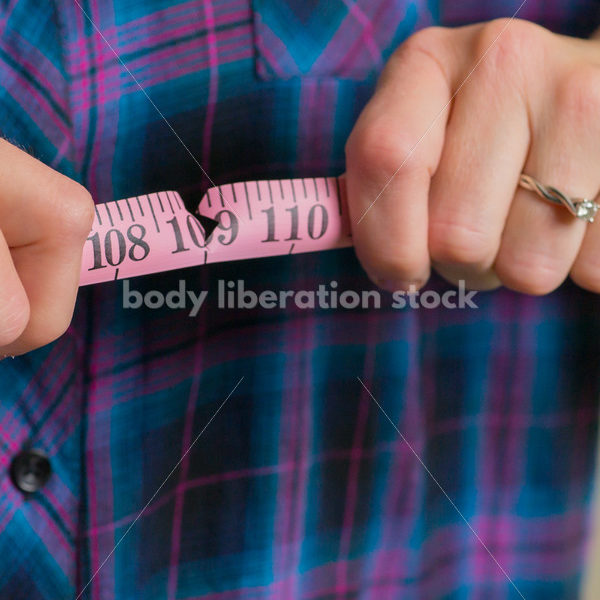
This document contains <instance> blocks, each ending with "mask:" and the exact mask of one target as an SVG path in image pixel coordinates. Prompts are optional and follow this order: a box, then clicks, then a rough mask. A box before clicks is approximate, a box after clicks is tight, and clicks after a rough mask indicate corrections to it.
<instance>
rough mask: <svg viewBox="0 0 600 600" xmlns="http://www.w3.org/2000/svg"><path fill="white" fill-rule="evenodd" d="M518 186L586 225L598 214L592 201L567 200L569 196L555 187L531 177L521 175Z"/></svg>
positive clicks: (596, 207)
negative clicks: (556, 205)
mask: <svg viewBox="0 0 600 600" xmlns="http://www.w3.org/2000/svg"><path fill="white" fill-rule="evenodd" d="M519 185H520V186H521V187H523V188H525V189H527V190H532V191H533V192H535V193H536V194H538V196H541V197H542V198H545V199H546V200H548V201H550V202H552V203H553V204H559V205H561V206H564V207H565V208H566V209H567V210H568V211H569V212H570V213H571V214H572V215H573V216H574V217H577V218H578V219H581V220H582V221H586V222H587V223H593V222H594V217H595V216H596V213H597V212H598V208H599V206H598V204H597V203H596V202H594V201H593V200H589V199H588V198H569V196H567V195H566V194H563V193H562V192H561V191H559V190H557V189H556V188H555V187H551V186H549V185H543V184H542V183H540V182H539V181H538V180H537V179H534V178H533V177H531V175H525V173H521V177H520V179H519Z"/></svg>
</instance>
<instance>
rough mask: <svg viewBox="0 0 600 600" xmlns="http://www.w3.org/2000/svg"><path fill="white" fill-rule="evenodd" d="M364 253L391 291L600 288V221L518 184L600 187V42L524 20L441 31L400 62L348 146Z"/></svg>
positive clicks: (573, 191)
mask: <svg viewBox="0 0 600 600" xmlns="http://www.w3.org/2000/svg"><path fill="white" fill-rule="evenodd" d="M346 157H347V172H346V178H347V189H348V202H349V207H350V216H351V221H352V228H353V239H354V245H355V248H356V251H357V254H358V257H359V259H360V260H361V262H362V264H363V266H364V267H365V269H366V271H367V272H368V274H369V275H370V276H371V278H372V279H373V280H374V281H375V282H376V283H378V284H379V285H381V286H382V287H385V288H388V289H407V288H408V286H409V285H410V284H415V285H416V286H417V287H419V286H421V285H422V284H424V283H425V282H426V280H427V279H428V277H429V273H430V268H431V266H433V267H434V268H435V269H436V270H437V271H438V272H439V273H440V274H442V275H443V276H444V277H446V278H447V279H449V280H451V281H453V282H456V281H457V280H459V279H464V280H465V281H466V285H467V287H470V288H473V289H488V288H493V287H495V286H498V285H500V284H504V285H506V286H507V287H510V288H512V289H515V290H518V291H522V292H526V293H530V294H545V293H548V292H550V291H552V290H553V289H555V288H556V287H557V286H559V285H560V284H561V283H562V282H563V281H564V280H565V278H566V277H567V276H569V275H570V276H571V277H572V279H573V280H574V281H575V282H576V283H577V284H579V285H580V286H582V287H584V288H587V289H590V290H593V291H595V292H600V214H599V215H598V218H597V219H596V221H595V222H594V223H592V224H588V223H585V222H583V221H582V220H580V219H577V218H575V217H573V216H571V215H570V214H569V213H568V212H567V210H566V209H565V208H563V207H562V206H556V205H553V204H551V203H550V202H548V201H546V200H544V199H542V198H540V197H538V196H536V195H535V194H534V192H532V191H528V190H526V189H523V188H521V187H518V181H519V176H520V174H521V173H522V172H524V173H527V174H528V175H531V176H533V177H535V178H536V179H537V180H539V181H540V182H542V183H544V184H546V185H550V186H554V187H556V188H558V189H559V190H561V191H563V192H564V193H566V194H568V195H569V196H572V197H585V198H589V199H593V198H595V197H596V195H597V194H598V192H599V191H600V41H598V40H582V39H576V38H570V37H566V36H563V35H557V34H554V33H552V32H550V31H548V30H546V29H544V28H542V27H540V26H538V25H535V24H533V23H529V22H527V21H522V20H516V19H515V20H512V21H509V20H508V19H500V20H495V21H490V22H488V23H482V24H477V25H470V26H466V27H460V28H456V29H446V28H441V27H432V28H428V29H424V30H421V31H419V32H417V33H416V34H414V35H413V36H411V37H410V38H409V39H408V40H407V41H406V42H405V43H404V44H402V46H401V47H400V48H398V50H397V51H396V52H395V53H394V54H393V55H392V57H391V59H390V60H389V62H388V64H387V65H386V67H385V69H384V71H383V73H382V75H381V78H380V80H379V82H378V85H377V88H376V91H375V94H374V96H373V98H372V99H371V100H370V102H369V103H368V104H367V106H366V107H365V109H364V110H363V112H362V114H361V116H360V118H359V120H358V121H357V123H356V126H355V127H354V129H353V131H352V134H351V135H350V138H349V140H348V143H347V146H346Z"/></svg>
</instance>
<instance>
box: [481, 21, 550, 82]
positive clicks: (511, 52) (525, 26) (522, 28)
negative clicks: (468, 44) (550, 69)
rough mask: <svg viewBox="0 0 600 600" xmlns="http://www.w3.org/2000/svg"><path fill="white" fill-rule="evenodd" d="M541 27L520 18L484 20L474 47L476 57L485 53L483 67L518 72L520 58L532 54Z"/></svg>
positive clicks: (537, 44) (536, 47)
mask: <svg viewBox="0 0 600 600" xmlns="http://www.w3.org/2000/svg"><path fill="white" fill-rule="evenodd" d="M543 32H544V29H543V28H542V27H540V26H539V25H536V24H534V23H530V22H529V21H523V20H521V19H508V18H500V19H493V20H491V21H488V22H487V23H484V24H483V25H482V27H481V29H480V31H479V35H478V36H477V42H476V44H475V50H476V52H477V56H478V57H480V58H481V57H485V58H483V60H482V63H481V67H482V68H483V69H484V70H486V69H487V70H488V71H489V70H491V71H493V72H495V73H496V74H497V73H498V72H504V73H506V72H512V73H518V72H520V71H522V68H523V63H524V61H528V60H531V59H533V58H534V57H535V53H536V50H537V49H538V48H542V47H543V44H542V43H538V42H539V41H540V40H539V37H540V36H541V35H543Z"/></svg>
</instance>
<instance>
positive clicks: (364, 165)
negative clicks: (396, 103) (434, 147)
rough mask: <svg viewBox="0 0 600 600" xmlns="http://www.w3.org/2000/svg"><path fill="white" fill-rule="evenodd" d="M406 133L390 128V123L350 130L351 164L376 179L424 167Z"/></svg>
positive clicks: (349, 162) (348, 151)
mask: <svg viewBox="0 0 600 600" xmlns="http://www.w3.org/2000/svg"><path fill="white" fill-rule="evenodd" d="M414 146H415V144H414V142H413V141H412V140H409V139H408V137H407V136H405V135H402V134H401V133H397V132H394V131H391V130H390V128H389V126H388V127H385V126H383V125H377V124H373V125H371V126H369V127H365V128H364V129H361V130H358V131H354V132H352V133H351V134H350V137H349V138H348V142H347V143H346V159H347V162H348V168H350V169H354V170H356V171H357V172H360V173H364V174H367V175H370V176H374V177H375V178H377V179H381V178H389V177H391V176H393V175H394V174H395V173H396V172H397V171H398V169H399V168H400V167H402V169H403V171H407V170H413V169H415V168H422V164H423V163H422V161H421V160H420V158H419V156H415V154H417V153H416V152H415V148H414Z"/></svg>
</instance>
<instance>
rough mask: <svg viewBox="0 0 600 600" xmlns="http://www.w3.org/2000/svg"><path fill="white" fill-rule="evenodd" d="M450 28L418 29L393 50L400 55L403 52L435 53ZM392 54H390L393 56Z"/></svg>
mask: <svg viewBox="0 0 600 600" xmlns="http://www.w3.org/2000/svg"><path fill="white" fill-rule="evenodd" d="M449 31H450V30H449V29H448V28H446V27H438V26H432V27H424V28H423V29H419V30H418V31H416V32H415V33H413V34H412V35H411V36H409V37H408V38H406V40H404V42H402V44H401V45H400V46H399V47H398V48H397V50H396V51H395V52H394V54H395V55H400V54H402V53H403V52H422V53H425V54H428V55H431V54H435V53H436V50H437V49H439V48H440V45H441V44H443V43H444V42H445V40H446V36H447V35H448V32H449ZM394 54H393V55H392V56H394Z"/></svg>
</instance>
